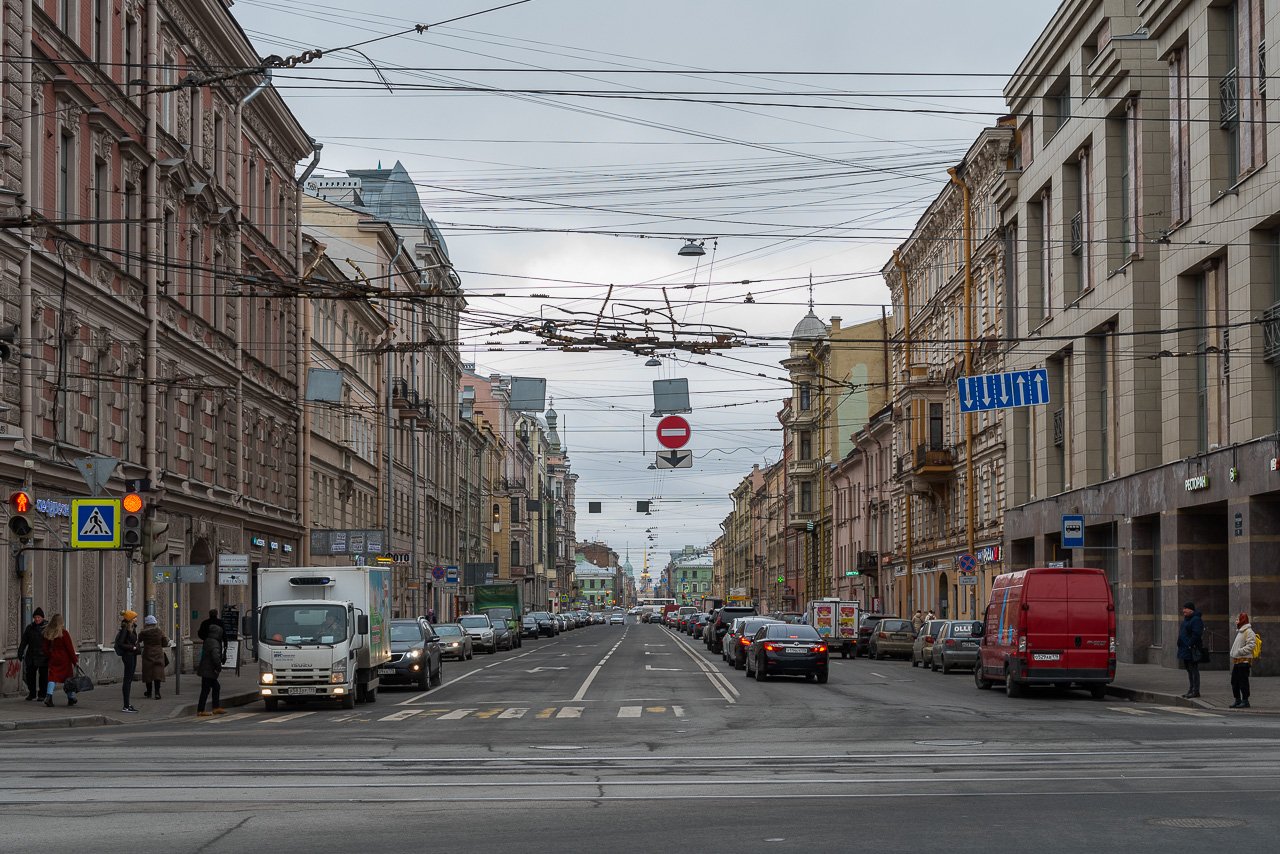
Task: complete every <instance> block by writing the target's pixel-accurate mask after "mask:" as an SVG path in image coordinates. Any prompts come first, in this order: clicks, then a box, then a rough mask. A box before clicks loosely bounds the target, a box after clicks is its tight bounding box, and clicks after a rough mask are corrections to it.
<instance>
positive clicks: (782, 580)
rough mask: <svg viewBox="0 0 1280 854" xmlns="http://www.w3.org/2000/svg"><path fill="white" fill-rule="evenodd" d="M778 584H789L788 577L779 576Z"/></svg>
mask: <svg viewBox="0 0 1280 854" xmlns="http://www.w3.org/2000/svg"><path fill="white" fill-rule="evenodd" d="M778 583H779V584H786V583H787V577H786V576H785V575H779V576H778Z"/></svg>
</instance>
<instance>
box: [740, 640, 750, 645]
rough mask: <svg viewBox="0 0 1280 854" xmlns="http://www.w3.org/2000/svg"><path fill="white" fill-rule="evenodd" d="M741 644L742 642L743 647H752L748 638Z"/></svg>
mask: <svg viewBox="0 0 1280 854" xmlns="http://www.w3.org/2000/svg"><path fill="white" fill-rule="evenodd" d="M739 642H740V643H741V644H742V645H743V646H751V641H749V640H747V639H746V638H742V639H741V640H740V641H739Z"/></svg>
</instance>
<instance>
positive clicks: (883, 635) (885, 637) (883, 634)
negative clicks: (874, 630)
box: [879, 632, 889, 640]
mask: <svg viewBox="0 0 1280 854" xmlns="http://www.w3.org/2000/svg"><path fill="white" fill-rule="evenodd" d="M879 637H880V639H881V640H888V638H889V633H888V632H880V633H879Z"/></svg>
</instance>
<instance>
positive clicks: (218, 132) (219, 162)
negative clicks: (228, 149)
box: [213, 113, 226, 185]
mask: <svg viewBox="0 0 1280 854" xmlns="http://www.w3.org/2000/svg"><path fill="white" fill-rule="evenodd" d="M224 135H225V134H224V133H223V126H222V114H221V113H214V115H213V183H215V184H218V185H221V184H222V169H223V164H224V163H225V162H226V161H225V160H224V159H223V158H224V157H225V154H224V153H223V147H224V146H225V145H226V140H224V139H223V136H224Z"/></svg>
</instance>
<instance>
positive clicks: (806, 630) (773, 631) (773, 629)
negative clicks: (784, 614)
mask: <svg viewBox="0 0 1280 854" xmlns="http://www.w3.org/2000/svg"><path fill="white" fill-rule="evenodd" d="M765 637H767V638H769V639H770V640H806V641H807V640H822V636H821V635H819V634H818V630H817V629H815V628H814V627H813V626H792V625H789V624H787V623H775V624H771V625H770V626H769V630H768V632H767V633H766V634H765Z"/></svg>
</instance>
